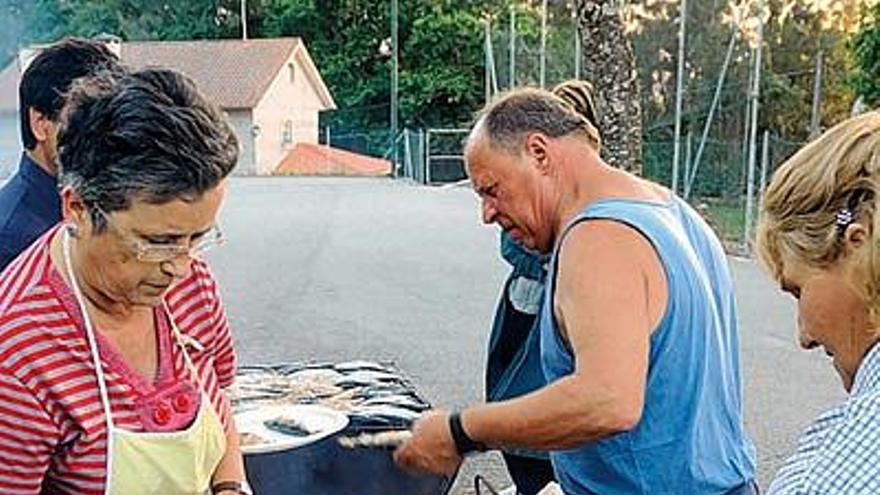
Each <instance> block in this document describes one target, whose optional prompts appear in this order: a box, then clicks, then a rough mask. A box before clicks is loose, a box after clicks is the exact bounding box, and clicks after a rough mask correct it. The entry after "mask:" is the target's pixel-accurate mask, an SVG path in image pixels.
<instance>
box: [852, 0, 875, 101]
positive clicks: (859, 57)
mask: <svg viewBox="0 0 880 495" xmlns="http://www.w3.org/2000/svg"><path fill="white" fill-rule="evenodd" d="M849 53H850V56H851V57H852V61H853V64H854V65H855V68H854V71H853V75H852V78H851V79H850V81H849V83H850V85H851V86H852V88H853V89H854V90H855V92H856V94H858V95H859V96H860V97H861V98H862V100H863V102H864V103H865V104H866V105H868V106H869V107H876V106H877V105H878V103H880V4H878V5H876V6H874V7H873V8H872V9H871V10H870V11H869V12H867V13H866V15H865V23H864V26H863V27H862V29H861V30H860V31H859V32H858V33H856V34H855V35H854V36H853V37H852V39H851V41H850V43H849Z"/></svg>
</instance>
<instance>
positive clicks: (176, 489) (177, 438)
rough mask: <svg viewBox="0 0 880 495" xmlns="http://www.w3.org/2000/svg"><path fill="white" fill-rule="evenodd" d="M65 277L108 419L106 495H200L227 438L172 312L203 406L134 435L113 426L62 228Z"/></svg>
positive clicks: (207, 485)
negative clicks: (166, 427) (178, 422)
mask: <svg viewBox="0 0 880 495" xmlns="http://www.w3.org/2000/svg"><path fill="white" fill-rule="evenodd" d="M62 232H63V235H64V238H63V250H64V262H65V265H66V267H65V268H66V269H67V275H68V277H69V278H70V283H71V286H72V288H73V292H74V295H75V296H76V300H77V303H78V304H79V308H80V311H81V312H82V314H83V322H84V324H85V330H86V338H87V339H88V343H89V349H90V351H91V355H92V360H93V361H94V365H95V374H96V376H97V379H98V389H99V391H100V394H101V404H102V405H103V408H104V416H105V418H106V420H107V482H106V486H105V489H104V494H105V495H134V494H139V495H202V494H203V493H205V492H207V491H208V490H209V488H210V484H211V478H212V477H213V475H214V470H215V469H217V466H218V465H219V464H220V460H221V459H222V458H223V455H224V453H225V452H226V435H225V430H224V428H223V424H222V423H221V422H220V418H219V417H218V416H217V413H216V412H215V411H214V408H213V407H212V406H211V401H210V399H209V397H208V395H207V394H206V393H205V391H204V386H203V384H202V383H201V380H200V379H199V374H198V372H197V371H196V368H195V366H194V365H193V362H192V360H191V359H190V357H189V354H187V352H186V347H185V346H184V345H183V337H182V335H181V332H180V329H179V328H178V327H177V323H175V321H174V318H173V317H172V316H171V311H170V310H169V309H168V306H167V304H164V308H165V311H166V313H167V314H168V320H169V321H170V323H171V327H172V329H173V331H174V337H175V341H176V342H177V344H178V345H179V346H180V347H181V350H182V351H183V358H184V361H185V362H186V365H187V367H188V368H189V370H190V372H191V373H192V375H193V376H194V377H196V380H197V381H198V382H199V383H198V384H199V388H200V390H201V396H202V400H201V405H200V407H199V411H198V413H197V414H196V418H195V420H194V421H193V422H192V424H191V425H190V426H189V427H188V428H186V429H184V430H181V431H173V432H163V433H152V432H133V431H127V430H123V429H121V428H117V427H115V426H114V424H113V416H112V414H111V411H110V398H109V395H108V393H107V384H106V381H105V379H104V371H103V369H102V364H101V358H100V356H99V354H98V345H97V342H96V340H95V331H94V328H93V327H92V323H91V321H90V319H89V316H88V313H87V311H86V306H85V303H84V301H83V297H82V293H81V292H80V289H79V284H78V283H77V281H76V277H75V276H74V274H73V268H72V264H71V261H70V234H69V233H68V231H67V229H62Z"/></svg>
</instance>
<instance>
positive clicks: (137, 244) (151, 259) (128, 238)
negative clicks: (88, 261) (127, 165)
mask: <svg viewBox="0 0 880 495" xmlns="http://www.w3.org/2000/svg"><path fill="white" fill-rule="evenodd" d="M92 209H93V210H94V211H95V212H96V213H97V214H99V215H100V216H101V217H103V219H104V222H105V223H106V224H107V226H108V227H109V228H110V229H111V230H113V231H114V232H115V233H116V235H118V236H119V237H120V238H121V239H122V240H123V241H125V243H126V244H128V246H129V249H131V251H132V254H134V255H135V257H136V258H137V259H138V261H143V262H145V263H166V262H168V261H172V260H175V259H177V258H179V257H181V256H187V257H189V258H195V257H197V256H198V255H200V254H202V253H204V252H206V251H208V250H210V249H212V248H214V247H217V246H219V245H221V244H223V243H225V242H226V237H225V236H224V235H223V231H222V230H220V226H219V225H218V224H214V226H213V227H211V229H210V230H208V231H207V232H205V233H204V234H201V235H199V237H198V238H194V239H192V241H191V242H190V243H189V245H187V246H185V245H181V244H157V243H154V242H149V241H145V240H142V239H138V238H137V237H136V235H135V234H132V233H131V232H127V231H126V230H125V229H123V228H122V227H120V226H118V225H116V223H115V222H113V220H112V219H111V218H110V215H108V214H107V213H106V212H105V211H104V210H102V209H101V208H100V207H99V206H97V205H95V206H92Z"/></svg>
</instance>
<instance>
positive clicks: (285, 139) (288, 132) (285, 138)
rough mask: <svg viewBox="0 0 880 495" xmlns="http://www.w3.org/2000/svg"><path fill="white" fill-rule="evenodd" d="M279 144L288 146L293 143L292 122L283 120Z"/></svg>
mask: <svg viewBox="0 0 880 495" xmlns="http://www.w3.org/2000/svg"><path fill="white" fill-rule="evenodd" d="M281 142H282V143H283V144H290V143H292V142H293V121H292V120H285V121H284V131H282V133H281Z"/></svg>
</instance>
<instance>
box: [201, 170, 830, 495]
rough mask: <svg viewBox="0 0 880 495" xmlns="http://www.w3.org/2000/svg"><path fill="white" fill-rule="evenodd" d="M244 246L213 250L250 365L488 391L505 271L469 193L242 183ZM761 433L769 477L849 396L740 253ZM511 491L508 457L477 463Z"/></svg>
mask: <svg viewBox="0 0 880 495" xmlns="http://www.w3.org/2000/svg"><path fill="white" fill-rule="evenodd" d="M222 217H223V227H224V229H225V231H226V232H227V234H228V237H229V242H228V244H227V245H225V246H223V247H222V248H221V249H219V250H217V251H216V252H214V253H212V254H211V262H212V266H213V268H214V270H215V272H216V273H217V276H218V278H219V279H220V281H221V283H222V290H223V294H224V297H225V300H226V304H227V307H228V311H229V314H230V319H231V322H232V324H233V325H234V330H235V331H236V335H237V341H238V348H239V351H240V355H241V359H242V362H243V363H248V364H250V363H262V362H276V361H302V360H342V359H352V358H369V359H387V360H393V361H396V362H397V363H398V364H399V366H400V367H401V368H402V369H403V370H404V371H405V372H406V373H407V374H409V375H410V376H412V377H413V378H414V379H415V381H416V383H417V385H418V387H419V388H420V390H422V391H423V392H424V394H425V395H426V396H427V398H429V399H430V400H431V401H433V402H434V403H435V404H437V405H440V406H444V407H458V406H464V405H466V404H468V403H471V402H474V401H477V400H479V399H480V398H481V396H482V366H483V362H484V354H485V347H486V338H487V331H488V328H489V324H490V320H491V317H492V312H493V307H494V304H495V299H496V297H497V292H498V288H499V286H500V284H501V282H502V280H503V278H504V276H505V267H504V265H503V264H502V262H501V260H500V259H499V258H498V255H497V232H496V231H495V229H494V228H490V227H485V226H483V225H481V224H480V222H479V216H478V212H477V206H476V201H475V198H474V196H473V194H472V192H471V191H470V190H469V189H467V188H446V189H443V188H424V187H419V186H414V185H410V184H406V183H401V182H392V181H387V180H382V179H339V178H333V179H329V178H328V179H321V178H314V179H311V178H271V179H236V180H234V181H233V182H232V184H231V188H230V194H229V197H228V200H227V203H226V205H225V209H224V212H223V215H222ZM731 264H732V266H733V269H734V274H735V276H736V281H737V284H738V285H737V290H738V297H739V302H740V310H741V325H742V341H743V368H744V375H745V386H746V409H747V423H748V427H749V430H750V431H751V432H752V434H753V437H754V439H755V443H756V445H757V447H758V452H759V460H760V466H761V467H760V476H761V480H762V481H763V482H765V483H766V482H767V481H768V480H769V479H770V477H771V476H772V473H773V472H775V470H776V469H777V468H778V467H779V464H780V462H781V461H782V460H783V459H784V457H785V456H786V455H787V453H788V452H790V450H791V448H792V445H793V442H794V439H795V438H796V436H797V434H798V433H799V431H800V430H801V429H802V428H803V427H804V426H805V425H806V424H807V423H808V422H809V420H810V419H811V418H813V417H814V416H815V415H816V414H818V413H819V412H820V411H821V410H822V409H823V407H827V406H828V405H830V404H831V403H833V402H834V401H835V400H839V399H840V398H841V397H842V396H843V393H842V390H841V387H840V385H839V382H838V380H837V378H836V376H835V375H834V373H833V371H832V369H831V367H830V365H829V363H827V361H826V358H825V357H824V355H821V354H820V353H815V352H814V353H807V352H803V351H800V350H799V349H797V348H796V345H795V341H794V316H793V315H794V305H793V303H792V301H791V300H790V299H789V298H787V297H785V296H782V295H781V294H779V293H778V291H777V290H776V289H775V287H773V286H772V284H771V283H770V282H769V281H768V280H767V279H766V277H764V275H763V273H761V271H760V270H759V268H758V267H757V266H755V264H754V263H753V262H751V261H747V260H742V259H731ZM475 472H482V473H484V474H488V476H489V478H490V479H492V480H496V481H502V482H503V481H504V479H505V476H504V474H503V471H502V470H500V469H499V461H498V458H497V457H496V456H493V455H487V456H483V457H481V458H477V459H475V460H473V461H469V462H468V465H467V466H466V467H465V471H464V475H463V476H462V477H461V479H460V483H459V484H458V486H457V487H456V489H455V490H454V493H456V494H460V493H467V485H470V478H472V474H473V473H475Z"/></svg>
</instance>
